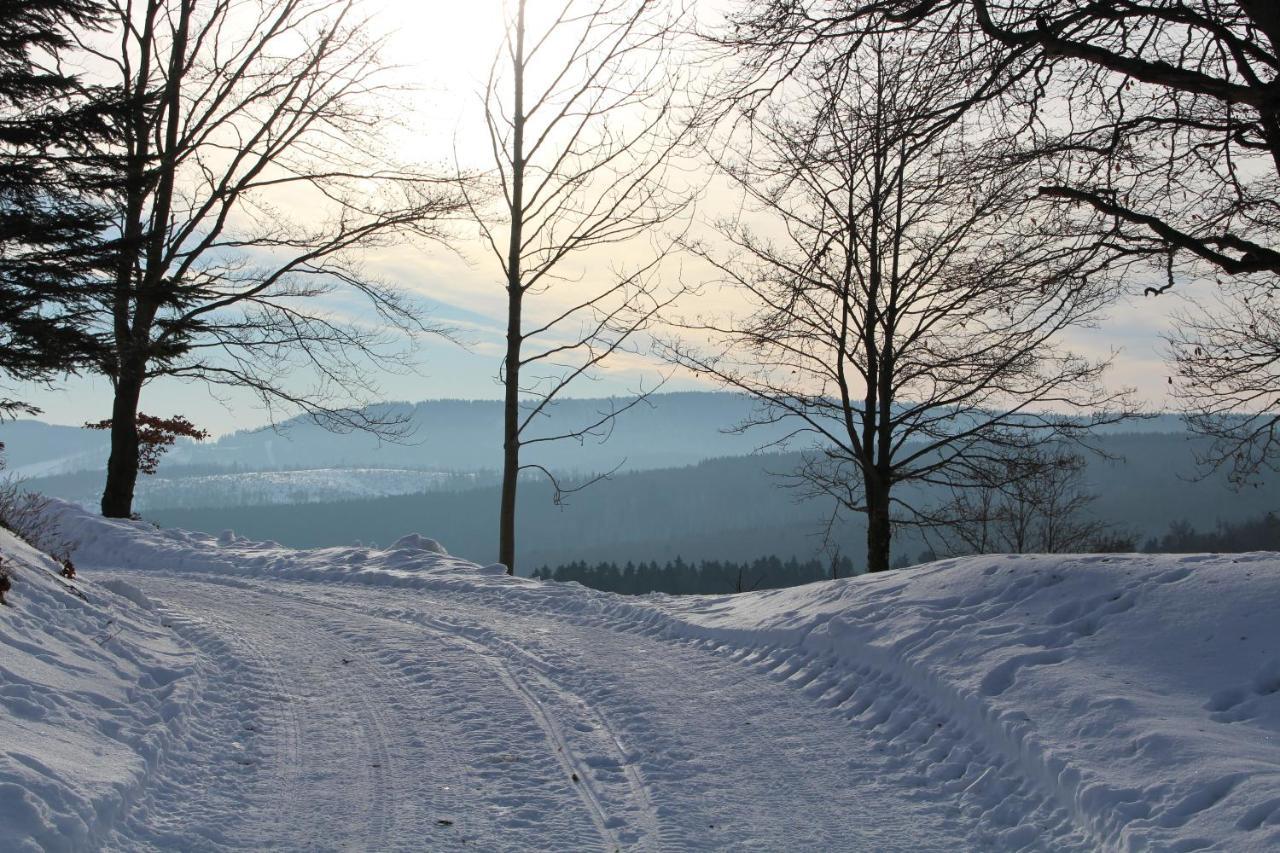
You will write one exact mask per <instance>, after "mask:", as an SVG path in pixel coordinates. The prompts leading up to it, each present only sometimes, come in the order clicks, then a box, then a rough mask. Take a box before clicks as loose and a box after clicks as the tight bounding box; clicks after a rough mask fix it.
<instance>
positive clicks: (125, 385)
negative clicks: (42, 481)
mask: <svg viewBox="0 0 1280 853" xmlns="http://www.w3.org/2000/svg"><path fill="white" fill-rule="evenodd" d="M142 381H143V371H142V369H141V365H136V364H133V363H129V364H122V365H121V368H120V375H119V376H117V377H116V387H115V399H114V400H113V402H112V406H111V457H110V458H109V459H108V461H107V485H106V487H105V488H104V489H103V491H102V514H103V515H105V516H106V517H107V518H128V517H129V516H130V515H132V513H133V489H134V485H135V484H136V483H137V481H138V398H139V397H140V396H141V394H142Z"/></svg>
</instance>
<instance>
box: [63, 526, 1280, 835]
mask: <svg viewBox="0 0 1280 853" xmlns="http://www.w3.org/2000/svg"><path fill="white" fill-rule="evenodd" d="M58 512H59V513H60V514H61V516H62V520H63V530H64V533H66V534H67V535H69V536H70V537H71V538H73V539H75V540H77V541H78V542H79V543H80V544H79V550H78V551H77V552H76V561H77V563H78V564H81V565H84V566H99V567H104V568H110V567H119V568H129V569H135V570H159V571H173V570H179V571H181V570H197V571H201V572H208V573H214V574H222V575H232V576H249V577H253V576H257V577H278V578H292V579H309V580H323V581H337V580H343V581H349V582H358V583H366V584H374V585H379V586H394V587H408V588H417V589H423V590H433V589H434V590H449V591H454V592H462V593H465V594H467V595H471V596H475V597H476V598H477V600H482V601H489V602H492V603H494V604H497V605H498V606H500V607H507V608H510V607H516V606H518V607H519V608H521V609H522V610H523V611H524V612H530V609H532V608H542V609H544V610H545V611H551V612H556V613H559V614H561V615H563V616H564V617H565V618H567V619H576V620H582V621H584V622H592V623H602V622H607V623H609V624H610V625H612V626H615V627H617V628H619V629H621V630H631V631H636V632H643V633H646V634H651V635H655V636H663V637H670V638H673V639H684V640H694V641H698V642H700V643H704V644H708V645H709V646H712V647H717V646H730V647H734V648H737V649H739V650H744V649H745V650H749V654H746V655H744V659H750V660H753V661H760V662H762V664H761V665H763V666H767V667H768V669H769V671H770V672H772V673H773V674H774V677H775V678H780V679H785V680H787V681H790V682H793V683H794V684H795V685H796V686H797V687H798V688H799V689H803V690H804V691H805V692H806V694H808V695H810V696H811V697H812V698H813V700H814V701H816V702H819V703H822V704H824V705H826V706H828V707H831V708H832V709H833V710H838V711H840V712H841V713H844V714H845V715H846V717H847V718H849V719H851V720H858V715H859V714H860V713H861V712H860V711H859V708H862V709H865V708H867V707H869V706H871V704H872V702H873V701H874V699H875V697H876V696H877V695H879V696H883V694H884V692H885V691H886V690H905V691H909V692H910V693H911V694H912V695H913V696H915V697H917V698H918V699H920V700H921V701H918V702H916V701H913V702H912V703H909V706H906V707H907V709H908V710H909V711H910V712H911V713H912V714H913V715H915V716H919V709H920V708H928V709H929V713H931V714H939V715H942V716H943V717H945V718H947V719H949V720H951V721H954V722H956V723H958V724H959V725H960V726H962V727H963V728H964V729H966V730H967V731H968V732H969V733H970V734H971V735H972V736H973V737H974V738H977V739H980V740H981V741H982V742H983V743H984V744H985V747H986V749H987V750H988V751H989V752H991V753H992V754H994V755H996V756H997V757H998V758H999V759H1000V760H1001V761H1002V762H1003V764H1002V766H1001V769H1002V770H1005V769H1008V770H1010V772H1013V773H1016V774H1017V775H1018V777H1019V778H1024V779H1026V780H1028V781H1029V784H1031V785H1033V786H1035V787H1037V788H1038V789H1039V790H1040V791H1041V792H1043V793H1044V794H1045V795H1046V796H1049V797H1051V798H1052V799H1054V800H1055V801H1056V802H1057V803H1058V804H1059V805H1060V806H1061V808H1062V809H1064V810H1065V811H1066V812H1067V813H1068V814H1069V815H1070V816H1071V818H1072V820H1073V822H1074V823H1075V824H1076V825H1077V827H1078V831H1079V833H1080V834H1081V835H1082V836H1083V837H1085V838H1087V839H1088V840H1089V843H1090V844H1091V846H1096V847H1098V848H1101V849H1113V850H1128V851H1145V850H1193V849H1203V848H1207V847H1212V848H1214V849H1222V850H1232V851H1247V850H1265V849H1277V848H1280V557H1278V556H1276V555H1272V554H1251V555H1238V556H1230V557H1229V556H1203V555H1197V556H1181V555H1177V556H1154V555H1126V556H1112V557H1106V556H1076V557H1063V556H1052V557H1049V556H1023V557H1010V556H987V557H972V558H965V559H959V560H947V561H942V562H938V563H933V564H930V565H928V566H923V567H919V568H916V569H910V570H902V571H897V572H892V573H887V574H884V575H877V576H867V577H861V578H854V579H850V580H844V581H837V582H828V583H818V584H811V585H809V586H805V587H798V588H793V589H788V590H776V591H768V592H760V593H751V594H745V595H737V596H719V597H711V596H702V597H684V598H674V597H666V596H647V597H643V598H627V597H622V596H616V595H612V594H608V593H601V592H595V591H592V590H586V589H584V588H582V587H580V586H578V585H576V584H556V583H540V582H536V581H531V580H527V579H519V578H507V577H505V576H502V567H501V566H491V567H487V568H481V567H478V566H476V565H474V564H472V563H468V562H466V561H464V560H459V559H457V558H453V557H450V556H448V555H447V554H445V553H444V549H443V548H440V547H439V545H438V544H437V543H435V542H434V540H428V539H426V538H425V537H416V536H415V537H407V538H405V539H402V540H400V541H399V542H397V543H396V545H395V546H393V547H392V548H390V549H387V550H379V549H369V548H327V549H316V550H309V551H293V550H289V549H285V548H281V547H279V546H278V545H276V544H275V543H257V542H251V541H247V540H244V539H240V538H238V537H235V536H234V534H226V535H224V536H223V537H220V538H219V539H216V540H215V538H214V537H211V536H207V535H204V534H194V533H186V532H183V531H161V530H157V529H155V528H153V527H150V526H149V525H146V524H143V523H140V522H121V521H108V520H104V519H101V518H97V517H94V516H92V515H91V514H89V513H87V512H85V511H83V510H80V509H79V508H77V507H74V506H71V505H66V504H60V505H59V507H58ZM880 722H884V721H880ZM919 722H920V720H918V719H917V720H914V721H912V720H905V721H903V723H902V726H901V729H902V735H901V736H902V737H915V736H917V734H918V733H917V729H918V728H919V725H917V724H919ZM877 725H879V723H877ZM938 725H941V723H939V724H938ZM848 731H849V736H851V737H856V736H857V729H856V727H855V728H851V729H849V730H848ZM922 742H923V741H922ZM920 753H921V754H922V755H923V756H924V758H922V759H921V760H922V764H921V766H920V767H919V768H918V772H919V775H920V778H921V780H922V784H930V785H941V784H945V780H947V779H954V778H962V777H963V776H964V772H963V771H964V769H965V765H964V762H965V761H966V760H967V759H966V758H965V757H964V756H963V755H959V754H950V753H948V752H947V751H946V750H930V749H922V750H921V751H920ZM975 784H976V783H975ZM998 788H999V786H998V785H993V786H992V790H991V791H990V792H989V793H984V794H983V796H984V797H986V799H987V801H988V802H987V806H986V807H987V813H986V814H985V815H984V818H983V819H984V820H987V821H994V822H996V823H999V822H1000V821H1004V822H1005V824H1006V826H1005V828H1004V830H1003V834H1001V835H1000V836H999V837H1000V838H1001V839H1002V845H1003V846H1005V847H1007V848H1008V849H1017V848H1018V847H1020V846H1022V844H1024V843H1028V842H1027V841H1026V838H1027V837H1028V834H1029V833H1034V832H1035V829H1034V828H1033V827H1028V826H1020V825H1019V823H1018V822H1019V815H1018V814H1017V813H1015V812H1010V813H1008V814H1002V810H1003V809H1004V804H1005V801H1006V799H1007V796H1008V792H1002V791H1001V790H999V789H998Z"/></svg>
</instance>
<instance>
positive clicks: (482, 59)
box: [17, 0, 1179, 434]
mask: <svg viewBox="0 0 1280 853" xmlns="http://www.w3.org/2000/svg"><path fill="white" fill-rule="evenodd" d="M369 4H370V8H371V9H373V10H374V26H375V27H376V28H378V29H380V30H381V31H382V32H384V33H385V34H386V36H387V44H386V48H385V50H384V58H385V59H386V60H387V61H388V62H389V63H391V64H393V65H395V66H397V70H396V71H395V72H394V74H395V75H396V77H397V79H398V80H399V81H400V82H401V83H403V84H405V85H407V86H410V87H412V88H413V91H412V93H409V94H405V95H404V96H403V99H404V100H403V107H404V113H403V115H402V116H400V119H401V122H400V124H401V128H400V130H399V131H398V132H397V135H396V136H395V138H394V140H393V144H394V147H395V148H396V149H397V151H398V153H400V154H402V155H403V156H405V157H406V158H407V159H412V160H415V161H419V162H423V163H426V164H429V165H430V166H431V167H433V168H439V169H441V170H442V171H448V170H449V169H450V168H452V167H453V165H454V164H455V163H457V164H459V165H462V166H464V167H470V168H483V167H485V166H487V165H488V162H486V159H485V157H484V156H483V155H484V151H485V144H484V136H483V134H482V128H483V125H482V112H481V108H480V105H481V98H480V91H481V89H482V86H483V81H484V79H485V77H486V75H487V73H488V71H489V67H490V64H491V62H492V60H493V57H494V55H495V52H496V51H497V50H498V49H499V47H500V45H501V39H502V32H503V18H504V6H503V3H502V0H468V2H466V3H456V2H446V1H445V0H369ZM736 203H737V200H736V198H735V197H733V196H731V195H725V194H717V193H715V192H712V193H708V194H706V195H705V196H704V198H703V199H702V201H701V202H700V205H699V208H698V210H697V213H696V217H697V218H698V220H699V221H703V222H709V221H711V220H714V219H715V218H717V217H718V216H722V215H724V213H725V208H726V207H729V206H732V205H733V204H736ZM451 236H452V239H451V246H450V247H449V248H445V247H443V246H440V245H435V244H425V243H413V242H408V241H406V242H403V243H400V244H398V245H396V246H392V247H388V248H386V249H383V250H379V251H378V253H377V254H376V255H374V256H372V257H370V258H369V265H370V267H371V269H373V271H375V272H376V273H377V274H378V275H379V276H381V277H383V278H386V279H388V280H391V281H394V282H396V283H397V284H398V285H399V286H401V287H403V288H405V289H406V290H408V291H409V292H411V293H412V294H414V295H415V296H416V297H417V298H418V299H420V300H421V302H422V304H424V305H425V306H427V308H428V309H429V311H430V315H431V319H432V320H433V321H434V322H436V323H439V324H442V325H445V326H448V327H450V328H451V329H452V330H453V331H454V337H455V338H456V339H457V342H453V341H449V340H445V339H443V338H427V339H424V340H423V341H421V343H420V347H421V348H420V350H419V352H418V355H417V358H416V366H415V370H414V372H412V373H410V374H405V375H395V374H389V373H383V372H381V371H378V370H371V371H370V375H369V381H370V386H371V389H372V390H373V392H374V394H375V395H376V396H377V397H379V398H381V399H389V400H415V401H416V400H422V399H431V398H466V399H496V398H498V397H499V396H500V395H501V386H500V385H499V383H498V381H497V374H498V369H499V366H500V363H501V358H502V332H503V330H504V326H505V314H504V312H505V302H506V299H505V292H504V291H503V289H502V286H501V283H500V273H499V270H498V269H497V267H496V265H495V263H494V262H493V259H492V257H491V256H488V255H486V254H485V252H484V251H483V248H482V245H481V244H480V242H479V239H478V237H479V235H478V231H477V229H476V227H475V226H474V225H473V224H459V225H457V226H456V227H454V228H453V233H452V235H451ZM617 252H618V258H617V259H620V260H622V261H625V260H626V259H627V257H629V256H630V255H632V254H633V253H635V256H636V257H639V254H638V253H639V252H640V250H639V249H636V250H632V249H630V248H628V247H622V248H621V249H619V250H617ZM613 260H616V259H615V258H609V259H597V261H596V262H605V261H613ZM582 272H583V276H584V278H585V277H589V274H590V273H591V272H592V270H591V269H588V268H584V269H583V271H582ZM692 274H693V275H695V276H696V275H697V273H696V272H694V273H692ZM1140 284H1141V283H1140V282H1135V283H1134V284H1133V287H1132V290H1133V291H1134V292H1140V290H1141V287H1140ZM573 295H575V294H574V292H573V291H572V289H571V288H568V287H566V288H565V292H564V293H563V294H560V293H553V294H550V295H549V296H548V297H547V298H545V299H543V300H541V301H539V303H538V305H537V306H536V307H535V308H534V309H533V317H531V318H530V319H531V320H536V319H537V317H538V316H544V317H545V316H549V315H550V314H552V313H554V311H555V310H556V309H557V308H559V307H563V305H565V304H567V303H568V300H569V299H571V298H572V296H573ZM700 299H701V301H700V303H699V305H698V310H700V311H703V312H710V313H713V314H714V313H717V312H724V313H734V312H738V311H740V310H741V309H742V307H743V306H742V304H741V302H740V300H738V298H737V297H736V296H735V295H734V294H733V293H731V292H727V291H725V290H721V289H718V288H714V287H713V288H710V289H708V291H707V292H706V293H705V294H704V295H703V296H702V297H700ZM1178 302H1179V297H1174V296H1165V297H1161V298H1160V299H1158V300H1153V299H1143V298H1141V297H1134V298H1129V299H1125V300H1121V301H1120V302H1119V303H1117V304H1116V305H1115V306H1114V307H1113V309H1112V310H1111V312H1110V314H1109V316H1108V317H1107V318H1106V320H1105V321H1104V322H1102V323H1101V324H1100V326H1099V327H1098V328H1096V329H1092V330H1081V331H1078V332H1075V333H1073V334H1072V336H1071V337H1070V338H1068V340H1067V343H1068V344H1069V345H1070V346H1071V347H1072V348H1074V349H1077V350H1079V351H1083V352H1086V353H1091V354H1095V355H1100V354H1105V353H1110V352H1114V353H1115V356H1114V359H1115V361H1114V367H1113V370H1112V372H1111V375H1110V381H1111V383H1112V384H1113V385H1116V386H1130V387H1135V388H1137V389H1138V390H1139V392H1140V396H1141V397H1142V399H1143V400H1144V402H1145V404H1146V405H1147V406H1148V407H1150V408H1153V409H1160V408H1166V407H1169V406H1170V405H1171V403H1172V401H1171V400H1170V399H1169V397H1168V386H1167V374H1168V368H1167V367H1166V366H1165V364H1164V362H1163V359H1162V343H1161V333H1162V332H1163V331H1164V330H1165V329H1167V328H1168V318H1169V314H1170V312H1171V311H1172V310H1173V309H1175V308H1176V307H1177V305H1178ZM538 312H541V315H539V313H538ZM663 376H667V377H669V384H668V385H667V386H665V387H666V388H668V389H670V390H685V389H694V388H702V389H711V388H714V387H715V386H714V385H712V384H711V383H710V382H709V381H707V380H705V379H700V378H696V377H693V376H690V375H687V374H681V373H678V372H677V373H673V372H672V370H671V369H670V368H669V367H667V366H665V365H662V364H660V363H658V362H656V361H650V360H646V359H644V358H642V357H639V356H627V357H625V358H621V359H618V360H617V361H616V362H615V363H614V364H612V365H609V366H608V367H607V368H606V369H605V370H604V371H603V372H602V373H601V375H600V377H599V378H598V379H597V380H596V381H591V382H586V383H583V384H582V385H580V386H579V387H577V388H576V389H575V392H574V393H575V395H576V396H608V395H611V394H620V395H625V394H628V393H630V392H633V391H634V390H635V389H636V388H638V387H641V386H644V387H651V386H652V385H653V384H654V383H655V382H656V381H657V380H658V379H659V378H660V377H663ZM17 390H18V391H19V393H20V395H21V396H22V397H23V398H24V399H28V400H30V401H31V402H32V403H34V404H35V405H36V406H38V407H40V408H41V409H42V410H43V414H42V415H41V416H40V417H41V419H43V420H46V421H49V422H53V423H64V424H80V423H84V422H85V421H96V420H100V419H102V418H105V417H108V416H109V415H110V408H111V393H110V386H109V383H108V382H107V381H106V380H105V379H102V378H100V377H78V378H76V377H73V378H71V379H69V380H67V381H65V382H58V383H57V384H56V385H55V386H52V387H44V386H34V385H19V386H17ZM141 408H142V410H143V411H146V412H148V413H151V414H157V415H169V414H177V413H182V414H184V415H186V416H187V417H188V418H190V419H191V420H192V421H194V422H195V423H197V424H199V425H201V426H203V427H205V428H207V429H209V430H210V431H212V432H213V433H214V434H223V433H226V432H230V431H233V430H236V429H243V428H246V427H251V426H257V425H261V424H263V423H264V422H266V420H267V418H268V415H267V413H266V412H265V411H263V410H262V409H261V408H259V407H258V406H257V405H256V403H255V401H254V400H253V399H252V398H251V397H250V396H248V395H245V394H241V393H236V392H228V391H226V390H225V389H222V390H219V391H218V392H216V394H211V393H210V390H209V389H207V388H206V387H204V386H203V385H199V384H187V383H181V382H177V381H174V380H158V381H156V382H153V383H151V384H150V385H148V387H147V388H146V389H145V391H144V394H143V400H142V405H141Z"/></svg>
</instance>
